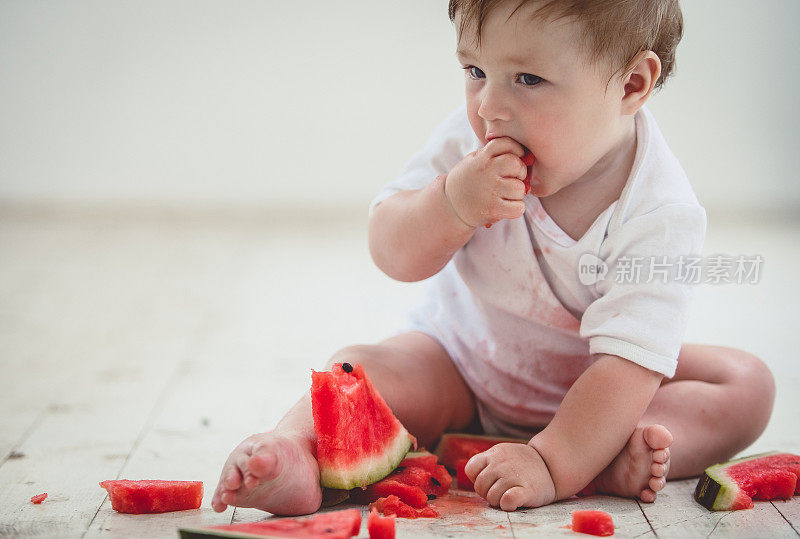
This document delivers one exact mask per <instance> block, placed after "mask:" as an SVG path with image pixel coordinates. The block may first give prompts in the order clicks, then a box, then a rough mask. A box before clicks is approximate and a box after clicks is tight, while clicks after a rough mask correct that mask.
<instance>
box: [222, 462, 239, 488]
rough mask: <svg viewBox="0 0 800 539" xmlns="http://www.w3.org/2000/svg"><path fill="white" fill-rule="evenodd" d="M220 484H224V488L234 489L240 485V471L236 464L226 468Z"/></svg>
mask: <svg viewBox="0 0 800 539" xmlns="http://www.w3.org/2000/svg"><path fill="white" fill-rule="evenodd" d="M222 486H224V487H225V489H226V490H236V489H238V488H239V487H240V486H242V473H241V472H240V471H239V468H238V467H237V466H230V467H229V468H228V470H227V471H226V472H225V475H224V479H223V480H222Z"/></svg>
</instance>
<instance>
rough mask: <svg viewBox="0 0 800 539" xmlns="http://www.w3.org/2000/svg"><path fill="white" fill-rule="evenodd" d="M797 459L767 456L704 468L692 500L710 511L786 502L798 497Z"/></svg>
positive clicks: (799, 459) (799, 465)
mask: <svg viewBox="0 0 800 539" xmlns="http://www.w3.org/2000/svg"><path fill="white" fill-rule="evenodd" d="M799 477H800V456H797V455H792V454H790V453H778V452H775V451H773V452H769V453H761V454H758V455H753V456H750V457H743V458H739V459H734V460H731V461H728V462H724V463H722V464H715V465H713V466H709V467H708V468H706V470H705V472H704V473H703V475H702V476H701V477H700V480H699V481H698V482H697V488H695V491H694V498H695V500H697V501H698V502H699V503H700V504H701V505H703V507H706V508H707V509H710V510H712V511H735V510H739V509H750V508H751V507H753V500H775V499H783V500H786V499H789V498H791V497H792V495H793V494H800V481H798V478H799Z"/></svg>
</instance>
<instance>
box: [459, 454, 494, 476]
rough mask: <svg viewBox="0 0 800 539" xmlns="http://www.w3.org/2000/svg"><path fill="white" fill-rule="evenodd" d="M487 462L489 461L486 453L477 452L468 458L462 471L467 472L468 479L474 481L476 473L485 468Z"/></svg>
mask: <svg viewBox="0 0 800 539" xmlns="http://www.w3.org/2000/svg"><path fill="white" fill-rule="evenodd" d="M488 463H489V458H488V457H487V456H486V454H485V453H478V454H477V455H475V456H473V457H472V458H471V459H469V460H468V461H467V463H466V464H465V465H464V473H465V474H467V477H469V480H470V481H472V482H473V483H474V482H475V478H476V477H478V474H479V473H481V470H483V469H484V468H486V465H487V464H488Z"/></svg>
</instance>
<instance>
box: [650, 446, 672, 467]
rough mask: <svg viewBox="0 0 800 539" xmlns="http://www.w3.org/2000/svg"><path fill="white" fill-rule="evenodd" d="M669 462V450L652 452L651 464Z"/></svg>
mask: <svg viewBox="0 0 800 539" xmlns="http://www.w3.org/2000/svg"><path fill="white" fill-rule="evenodd" d="M668 460H669V449H656V450H654V451H653V462H658V463H661V464H664V463H665V462H667V461H668Z"/></svg>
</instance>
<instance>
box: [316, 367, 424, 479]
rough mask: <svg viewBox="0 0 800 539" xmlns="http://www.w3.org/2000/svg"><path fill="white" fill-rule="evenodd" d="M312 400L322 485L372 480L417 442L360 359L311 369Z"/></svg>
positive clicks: (383, 473)
mask: <svg viewBox="0 0 800 539" xmlns="http://www.w3.org/2000/svg"><path fill="white" fill-rule="evenodd" d="M311 406H312V411H313V414H314V430H315V431H316V434H317V462H318V463H319V471H320V483H321V484H322V486H323V487H327V488H336V489H351V488H353V487H363V486H366V485H369V484H371V483H374V482H376V481H378V480H380V479H383V478H384V477H386V476H387V475H388V474H389V473H390V472H391V471H392V470H394V469H395V467H397V465H398V464H399V463H400V461H401V460H403V457H404V456H405V454H406V453H407V452H408V450H409V448H410V447H411V446H412V445H413V446H416V440H415V439H414V437H413V436H411V435H410V434H409V433H408V431H407V430H406V429H405V428H404V427H403V425H402V424H401V423H400V421H398V419H397V418H396V417H395V416H394V414H393V413H392V411H391V410H390V409H389V406H387V404H386V401H384V400H383V398H382V397H381V396H380V395H379V394H378V392H377V391H376V390H375V387H374V386H373V385H372V382H371V381H370V380H369V378H368V377H367V375H366V373H365V372H364V369H363V368H362V367H361V365H355V366H352V365H350V364H349V363H336V364H335V365H334V366H333V368H332V369H331V372H316V371H313V372H312V373H311Z"/></svg>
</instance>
